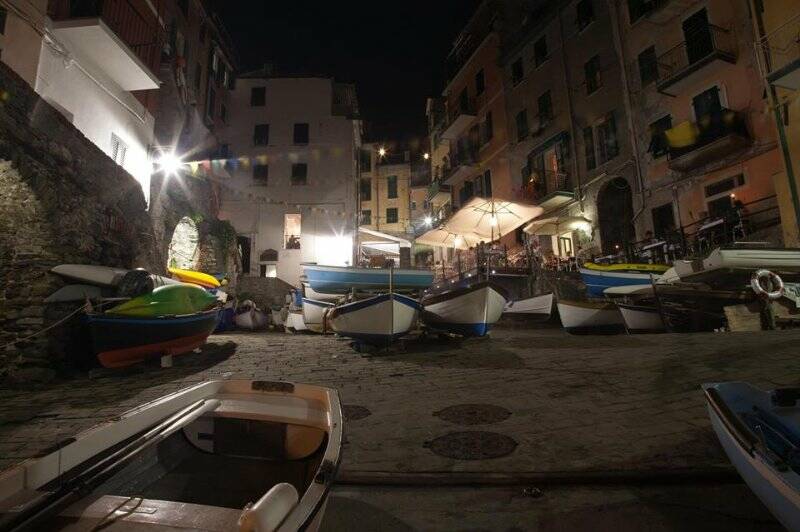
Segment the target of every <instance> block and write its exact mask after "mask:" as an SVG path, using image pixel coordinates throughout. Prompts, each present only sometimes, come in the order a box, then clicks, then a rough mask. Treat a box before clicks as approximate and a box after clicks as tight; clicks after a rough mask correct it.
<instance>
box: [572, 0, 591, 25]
mask: <svg viewBox="0 0 800 532" xmlns="http://www.w3.org/2000/svg"><path fill="white" fill-rule="evenodd" d="M576 15H577V17H576V19H577V23H578V31H581V30H583V29H584V28H585V27H586V26H588V25H589V24H591V23H592V22H593V21H594V7H593V6H592V0H580V2H578V6H577V8H576Z"/></svg>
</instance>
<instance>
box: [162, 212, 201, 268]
mask: <svg viewBox="0 0 800 532" xmlns="http://www.w3.org/2000/svg"><path fill="white" fill-rule="evenodd" d="M199 241H200V233H199V232H198V230H197V224H196V223H195V222H194V220H192V219H191V218H189V217H188V216H184V217H183V218H181V220H180V221H179V222H178V225H176V226H175V231H174V232H173V233H172V240H170V243H169V248H168V249H167V265H168V266H169V267H170V268H181V269H186V270H192V269H194V267H195V265H196V264H197V259H198V255H199V250H198V247H199V246H198V243H199Z"/></svg>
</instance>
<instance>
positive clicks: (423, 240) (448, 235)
mask: <svg viewBox="0 0 800 532" xmlns="http://www.w3.org/2000/svg"><path fill="white" fill-rule="evenodd" d="M481 240H484V239H483V238H481V237H480V236H479V235H476V234H474V233H469V232H467V233H455V232H453V231H450V230H449V229H448V228H447V227H444V226H443V227H437V228H436V229H431V230H430V231H428V232H427V233H424V234H422V235H420V236H419V237H417V238H416V239H415V242H416V243H417V244H427V245H429V246H434V247H440V248H455V249H469V248H471V247H472V246H474V245H476V244H478V243H479V242H480V241H481Z"/></svg>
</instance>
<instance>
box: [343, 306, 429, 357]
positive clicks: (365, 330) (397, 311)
mask: <svg viewBox="0 0 800 532" xmlns="http://www.w3.org/2000/svg"><path fill="white" fill-rule="evenodd" d="M421 308H422V307H421V305H420V304H419V303H418V302H417V301H416V300H414V299H411V298H410V297H406V296H403V295H400V294H381V295H379V296H374V297H370V298H368V299H363V300H361V301H354V302H352V303H347V304H345V305H339V306H337V307H334V308H333V309H331V311H330V312H329V314H328V322H329V323H330V326H331V329H333V331H335V332H336V333H338V334H340V335H342V336H347V337H349V338H354V339H356V340H360V341H362V342H365V343H368V344H375V345H381V344H386V343H389V342H391V341H393V340H396V339H398V338H400V337H401V336H404V335H406V334H407V333H408V332H409V331H410V330H411V329H412V328H413V327H414V324H415V323H416V321H417V317H418V315H419V311H420V310H421Z"/></svg>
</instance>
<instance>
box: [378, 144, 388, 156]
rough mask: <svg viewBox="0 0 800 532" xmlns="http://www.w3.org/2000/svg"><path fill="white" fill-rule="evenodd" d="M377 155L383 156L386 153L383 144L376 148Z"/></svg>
mask: <svg viewBox="0 0 800 532" xmlns="http://www.w3.org/2000/svg"><path fill="white" fill-rule="evenodd" d="M378 155H380V156H381V157H383V156H385V155H386V148H384V147H383V146H381V147H380V148H378Z"/></svg>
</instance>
